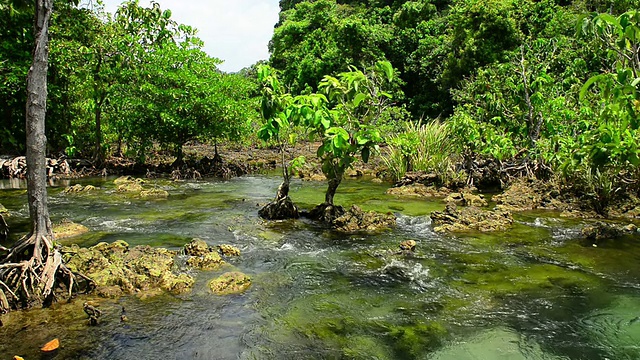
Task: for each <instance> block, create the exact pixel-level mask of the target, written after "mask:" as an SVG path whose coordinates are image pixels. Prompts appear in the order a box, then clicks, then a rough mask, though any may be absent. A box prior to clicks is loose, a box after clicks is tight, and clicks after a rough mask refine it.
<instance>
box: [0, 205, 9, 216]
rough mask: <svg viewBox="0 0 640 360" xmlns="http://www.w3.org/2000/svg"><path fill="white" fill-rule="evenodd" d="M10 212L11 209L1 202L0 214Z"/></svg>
mask: <svg viewBox="0 0 640 360" xmlns="http://www.w3.org/2000/svg"><path fill="white" fill-rule="evenodd" d="M8 213H9V210H7V208H6V207H4V205H2V204H0V214H3V215H6V214H8Z"/></svg>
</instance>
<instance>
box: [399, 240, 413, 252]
mask: <svg viewBox="0 0 640 360" xmlns="http://www.w3.org/2000/svg"><path fill="white" fill-rule="evenodd" d="M416 245H417V244H416V241H415V240H405V241H403V242H401V243H400V250H402V251H415V250H416Z"/></svg>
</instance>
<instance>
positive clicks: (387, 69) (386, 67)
mask: <svg viewBox="0 0 640 360" xmlns="http://www.w3.org/2000/svg"><path fill="white" fill-rule="evenodd" d="M377 65H378V69H379V70H381V71H382V73H384V74H385V76H386V77H387V81H389V82H391V81H392V80H393V65H391V63H390V62H388V61H380V62H378V64H377Z"/></svg>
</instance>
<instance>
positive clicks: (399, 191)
mask: <svg viewBox="0 0 640 360" xmlns="http://www.w3.org/2000/svg"><path fill="white" fill-rule="evenodd" d="M450 193H451V190H449V189H447V188H445V187H441V188H437V187H435V186H426V185H423V184H411V185H405V186H400V187H393V188H390V189H389V190H387V194H389V195H397V196H420V197H427V198H432V197H445V196H447V195H449V194H450Z"/></svg>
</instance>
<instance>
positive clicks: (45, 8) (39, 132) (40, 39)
mask: <svg viewBox="0 0 640 360" xmlns="http://www.w3.org/2000/svg"><path fill="white" fill-rule="evenodd" d="M52 11H53V0H36V19H35V32H36V44H35V48H34V51H33V64H32V65H31V68H30V69H29V74H28V76H27V119H26V122H27V124H26V125H27V191H28V198H29V215H30V218H31V222H32V232H33V234H34V235H37V236H36V237H37V238H40V239H42V240H44V241H45V248H46V251H47V253H48V252H50V251H51V247H52V240H53V232H52V231H51V221H50V220H49V210H48V207H47V172H46V169H47V164H46V154H45V151H46V148H47V138H46V136H45V115H46V112H47V70H48V64H49V20H50V19H51V12H52ZM35 257H36V259H38V260H42V257H41V254H35Z"/></svg>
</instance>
